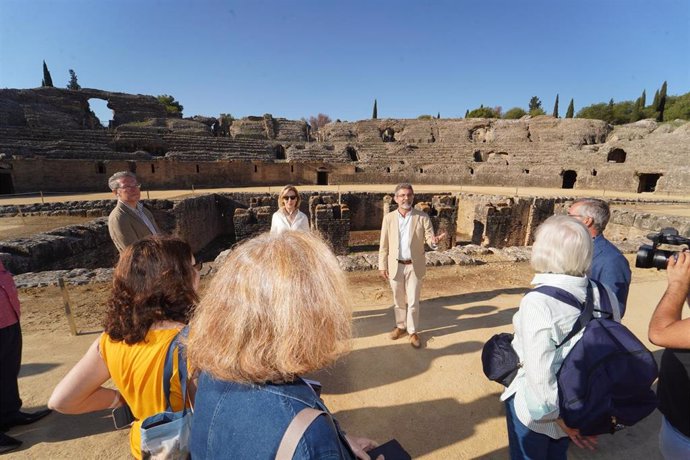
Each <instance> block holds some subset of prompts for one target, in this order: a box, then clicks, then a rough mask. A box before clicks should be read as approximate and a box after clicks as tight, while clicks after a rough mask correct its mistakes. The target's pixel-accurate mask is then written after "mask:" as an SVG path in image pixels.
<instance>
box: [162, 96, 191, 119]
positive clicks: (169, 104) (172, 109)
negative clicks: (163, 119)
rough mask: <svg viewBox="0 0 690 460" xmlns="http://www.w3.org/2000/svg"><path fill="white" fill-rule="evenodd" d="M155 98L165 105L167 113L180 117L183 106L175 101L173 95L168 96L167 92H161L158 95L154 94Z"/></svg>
mask: <svg viewBox="0 0 690 460" xmlns="http://www.w3.org/2000/svg"><path fill="white" fill-rule="evenodd" d="M156 99H158V102H160V103H161V104H163V105H164V106H165V111H166V112H167V113H168V115H172V116H174V117H180V118H181V117H182V111H183V110H184V107H183V106H182V104H180V103H179V102H178V101H176V100H175V98H174V97H172V96H170V95H169V94H161V95H160V96H156Z"/></svg>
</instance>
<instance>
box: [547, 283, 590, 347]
mask: <svg viewBox="0 0 690 460" xmlns="http://www.w3.org/2000/svg"><path fill="white" fill-rule="evenodd" d="M580 305H582V304H580ZM580 308H582V307H580ZM593 315H594V290H593V289H592V283H589V282H588V283H587V297H586V298H585V305H584V308H582V313H580V316H578V318H577V321H575V324H573V328H572V329H571V330H570V332H569V333H568V335H566V336H565V338H564V339H563V341H562V342H561V343H559V344H557V345H556V348H560V347H562V346H563V345H564V344H565V343H567V342H568V341H569V340H570V339H572V338H573V337H575V335H577V333H578V332H580V331H581V330H582V329H583V328H584V327H585V326H586V325H587V323H589V322H590V320H591V319H592V316H593Z"/></svg>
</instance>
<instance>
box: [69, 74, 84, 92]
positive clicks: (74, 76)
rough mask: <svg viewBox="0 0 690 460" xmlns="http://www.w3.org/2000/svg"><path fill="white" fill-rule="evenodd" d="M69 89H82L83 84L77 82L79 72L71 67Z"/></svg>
mask: <svg viewBox="0 0 690 460" xmlns="http://www.w3.org/2000/svg"><path fill="white" fill-rule="evenodd" d="M67 89H72V90H75V91H79V90H80V89H81V86H79V83H78V82H77V74H76V72H75V71H74V70H73V69H69V82H68V83H67Z"/></svg>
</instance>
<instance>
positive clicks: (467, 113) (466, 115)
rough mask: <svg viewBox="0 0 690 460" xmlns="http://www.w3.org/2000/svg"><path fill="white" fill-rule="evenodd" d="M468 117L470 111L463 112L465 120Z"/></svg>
mask: <svg viewBox="0 0 690 460" xmlns="http://www.w3.org/2000/svg"><path fill="white" fill-rule="evenodd" d="M469 115H470V109H467V110H465V118H467V117H468V116H469Z"/></svg>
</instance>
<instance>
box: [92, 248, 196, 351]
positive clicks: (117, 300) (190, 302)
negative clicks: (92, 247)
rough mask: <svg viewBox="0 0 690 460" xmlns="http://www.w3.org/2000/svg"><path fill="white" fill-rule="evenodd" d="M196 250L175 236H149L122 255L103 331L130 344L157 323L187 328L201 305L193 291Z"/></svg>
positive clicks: (114, 278)
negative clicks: (164, 322)
mask: <svg viewBox="0 0 690 460" xmlns="http://www.w3.org/2000/svg"><path fill="white" fill-rule="evenodd" d="M192 256H193V254H192V249H191V248H190V247H189V245H188V244H187V243H186V242H184V241H182V240H180V239H178V238H173V237H160V236H149V237H146V238H144V239H142V240H140V241H137V242H136V243H134V244H132V245H130V246H128V247H127V248H126V249H125V250H124V251H123V252H122V254H121V255H120V260H119V261H118V263H117V265H116V266H115V272H114V274H113V288H112V291H111V293H110V298H109V299H108V304H107V310H106V317H105V321H104V324H103V326H104V328H105V332H106V333H107V334H108V335H109V336H110V338H111V339H112V340H115V341H124V342H125V343H127V344H129V345H132V344H135V343H138V342H141V341H143V340H144V339H145V338H146V334H147V333H148V330H149V328H150V327H151V326H152V325H153V323H155V322H156V321H162V320H171V321H178V322H181V323H185V324H186V323H187V322H188V321H189V318H190V316H191V314H192V310H193V308H194V305H195V304H196V303H197V301H198V300H199V299H198V297H197V294H196V291H195V289H194V277H195V273H194V270H195V269H194V266H193V265H192Z"/></svg>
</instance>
